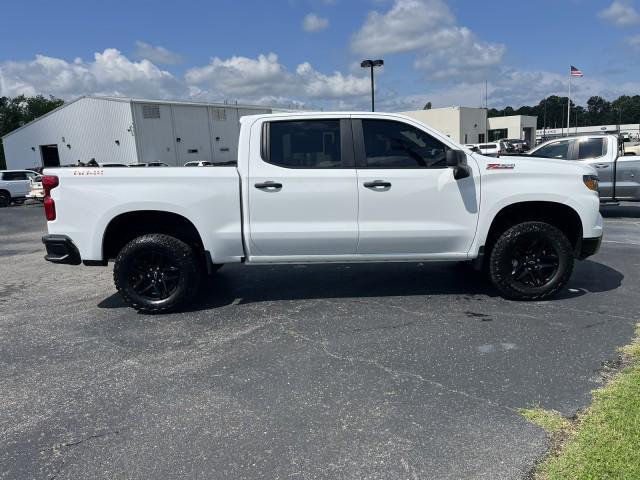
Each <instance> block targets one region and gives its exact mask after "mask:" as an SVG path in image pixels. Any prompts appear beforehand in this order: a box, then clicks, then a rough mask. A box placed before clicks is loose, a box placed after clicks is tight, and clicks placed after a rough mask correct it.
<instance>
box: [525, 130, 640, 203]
mask: <svg viewBox="0 0 640 480" xmlns="http://www.w3.org/2000/svg"><path fill="white" fill-rule="evenodd" d="M524 155H525V156H531V157H537V158H555V159H563V160H574V161H579V162H582V163H585V164H588V165H591V166H592V167H594V168H595V169H596V171H597V172H598V179H599V182H600V201H601V202H603V203H605V202H607V203H608V202H621V201H625V202H640V156H636V155H628V154H627V155H625V150H624V142H621V141H619V139H618V137H617V136H615V135H582V136H577V137H565V138H558V139H555V140H550V141H548V142H545V143H543V144H541V145H539V146H537V147H536V148H534V149H532V150H530V151H529V152H527V153H526V154H524Z"/></svg>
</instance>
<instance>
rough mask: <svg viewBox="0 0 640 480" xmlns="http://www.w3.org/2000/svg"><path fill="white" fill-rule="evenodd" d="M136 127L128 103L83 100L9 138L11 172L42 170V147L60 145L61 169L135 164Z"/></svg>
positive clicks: (6, 147)
mask: <svg viewBox="0 0 640 480" xmlns="http://www.w3.org/2000/svg"><path fill="white" fill-rule="evenodd" d="M132 125H133V119H132V115H131V105H130V103H129V102H128V101H117V100H107V99H99V98H88V97H85V98H80V99H78V100H76V101H75V102H72V103H70V104H67V105H64V106H63V107H61V108H60V109H58V110H55V111H53V112H50V113H49V114H48V115H45V116H43V117H41V118H40V119H38V120H36V121H34V122H33V123H30V124H28V125H26V126H24V127H22V128H20V129H18V130H15V131H14V132H12V133H9V134H8V135H7V136H5V137H4V138H3V139H2V142H3V146H4V152H5V157H6V159H7V168H9V169H24V168H33V167H40V166H42V158H41V154H40V145H57V146H58V155H59V157H60V165H70V164H77V163H78V160H80V161H82V162H87V161H89V160H91V159H92V158H95V159H96V161H97V162H118V163H131V162H135V161H136V159H137V155H136V145H135V138H134V136H133V133H132V131H131V127H132ZM116 140H117V141H118V142H119V145H118V143H116Z"/></svg>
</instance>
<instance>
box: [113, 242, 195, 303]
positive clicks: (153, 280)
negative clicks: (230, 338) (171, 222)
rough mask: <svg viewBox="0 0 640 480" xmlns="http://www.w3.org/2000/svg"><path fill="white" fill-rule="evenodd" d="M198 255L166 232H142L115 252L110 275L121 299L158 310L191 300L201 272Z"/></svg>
mask: <svg viewBox="0 0 640 480" xmlns="http://www.w3.org/2000/svg"><path fill="white" fill-rule="evenodd" d="M201 270H202V269H201V265H200V262H199V256H198V255H197V254H196V252H194V250H193V249H192V248H191V247H190V246H189V245H187V244H186V243H184V242H183V241H181V240H178V239H177V238H174V237H171V236H169V235H161V234H151V235H143V236H141V237H138V238H135V239H133V240H132V241H130V242H129V243H128V244H127V245H125V246H124V248H123V249H122V250H121V251H120V253H119V254H118V256H117V258H116V261H115V265H114V268H113V279H114V283H115V286H116V288H117V289H118V292H120V295H122V298H123V299H124V301H125V302H126V303H127V304H128V305H129V306H130V307H133V308H135V309H136V310H139V311H142V312H149V313H161V312H168V311H172V310H176V309H178V308H179V307H181V306H184V305H185V304H186V303H188V301H189V300H191V299H192V298H193V297H194V296H195V295H196V293H197V292H198V288H199V286H200V279H201V275H202V271H201Z"/></svg>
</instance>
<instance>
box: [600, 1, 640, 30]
mask: <svg viewBox="0 0 640 480" xmlns="http://www.w3.org/2000/svg"><path fill="white" fill-rule="evenodd" d="M598 16H599V17H600V18H601V19H603V20H604V21H606V22H607V23H610V24H611V25H613V26H615V27H632V26H634V25H640V13H638V11H637V10H636V9H635V7H634V6H633V2H632V1H631V0H614V1H613V3H611V5H609V6H608V7H607V8H605V9H604V10H602V11H600V13H598Z"/></svg>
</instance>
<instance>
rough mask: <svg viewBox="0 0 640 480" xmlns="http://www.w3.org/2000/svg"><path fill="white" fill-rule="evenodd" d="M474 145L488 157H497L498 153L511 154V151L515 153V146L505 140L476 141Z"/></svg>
mask: <svg viewBox="0 0 640 480" xmlns="http://www.w3.org/2000/svg"><path fill="white" fill-rule="evenodd" d="M474 147H477V148H478V150H480V153H482V155H486V156H488V157H497V156H498V155H509V154H510V153H514V148H513V146H512V145H511V144H510V143H508V142H505V141H498V142H488V143H476V144H475V145H474Z"/></svg>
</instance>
